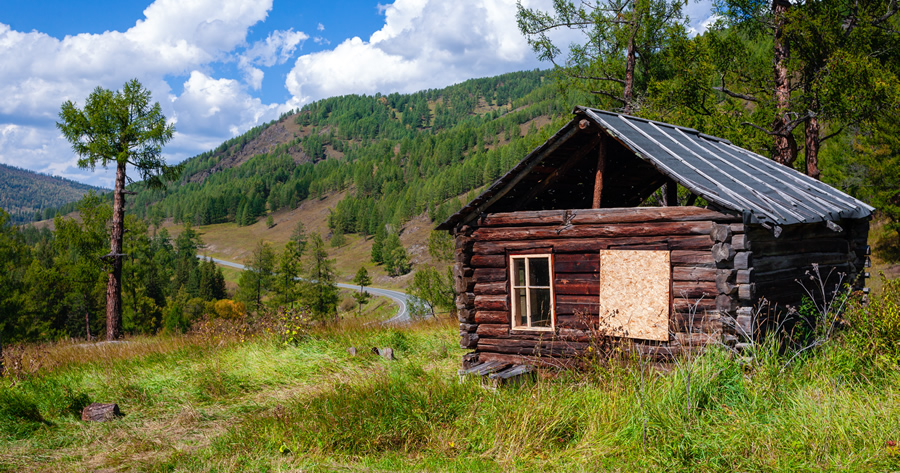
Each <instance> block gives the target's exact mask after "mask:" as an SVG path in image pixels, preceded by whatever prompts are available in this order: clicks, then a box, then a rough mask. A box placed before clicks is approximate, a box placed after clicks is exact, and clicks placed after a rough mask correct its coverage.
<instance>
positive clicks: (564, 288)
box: [554, 279, 600, 296]
mask: <svg viewBox="0 0 900 473" xmlns="http://www.w3.org/2000/svg"><path fill="white" fill-rule="evenodd" d="M554 291H555V292H556V294H557V295H560V294H571V295H576V296H577V295H581V296H599V295H600V283H599V282H598V281H568V282H566V283H562V284H561V283H560V282H559V280H558V279H557V282H556V285H555V286H554Z"/></svg>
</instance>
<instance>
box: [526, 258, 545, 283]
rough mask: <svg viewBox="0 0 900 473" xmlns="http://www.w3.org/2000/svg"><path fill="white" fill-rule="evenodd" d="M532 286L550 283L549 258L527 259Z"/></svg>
mask: <svg viewBox="0 0 900 473" xmlns="http://www.w3.org/2000/svg"><path fill="white" fill-rule="evenodd" d="M529 263H530V264H529V270H530V271H531V274H530V276H531V285H532V286H549V285H550V258H531V260H530V261H529Z"/></svg>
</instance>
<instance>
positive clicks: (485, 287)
mask: <svg viewBox="0 0 900 473" xmlns="http://www.w3.org/2000/svg"><path fill="white" fill-rule="evenodd" d="M472 292H473V293H474V294H475V295H476V296H478V295H479V294H480V295H506V293H507V290H506V282H483V283H478V284H476V285H475V288H474V290H473V291H472Z"/></svg>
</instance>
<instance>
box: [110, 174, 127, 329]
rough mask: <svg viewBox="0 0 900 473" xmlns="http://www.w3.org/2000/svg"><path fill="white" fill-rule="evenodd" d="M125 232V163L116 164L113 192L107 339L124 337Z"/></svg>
mask: <svg viewBox="0 0 900 473" xmlns="http://www.w3.org/2000/svg"><path fill="white" fill-rule="evenodd" d="M124 234H125V163H119V164H118V166H116V188H115V191H114V192H113V216H112V234H111V235H110V238H109V240H110V245H109V255H108V256H109V260H111V261H112V270H111V271H110V272H109V280H108V281H107V283H106V339H107V340H116V339H119V338H121V337H122V239H123V235H124Z"/></svg>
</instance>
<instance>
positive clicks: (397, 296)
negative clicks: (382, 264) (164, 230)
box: [197, 255, 410, 324]
mask: <svg viewBox="0 0 900 473" xmlns="http://www.w3.org/2000/svg"><path fill="white" fill-rule="evenodd" d="M197 257H198V258H201V259H203V258H208V259H211V260H213V262H214V263H216V264H221V265H222V266H228V267H230V268H237V269H240V270H241V271H243V270H244V269H246V267H245V266H244V265H242V264H240V263H233V262H231V261H225V260H221V259H218V258H210V257H209V256H200V255H198V256H197ZM337 286H338V287H342V288H344V289H355V290H359V286H354V285H352V284H343V283H337ZM366 291H368V292H369V293H370V294H374V295H378V296H384V297H387V298H388V299H390V300H392V301H394V303H396V304H397V306H398V307H399V308H400V309H399V310H398V311H397V315H395V316H393V317H391V318H390V319H388V320H385V321H384V323H386V324H393V323H405V322H409V321H410V318H409V310H408V309H407V305H408V303H409V294H407V293H405V292H400V291H392V290H390V289H379V288H377V287H368V286H366Z"/></svg>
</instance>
